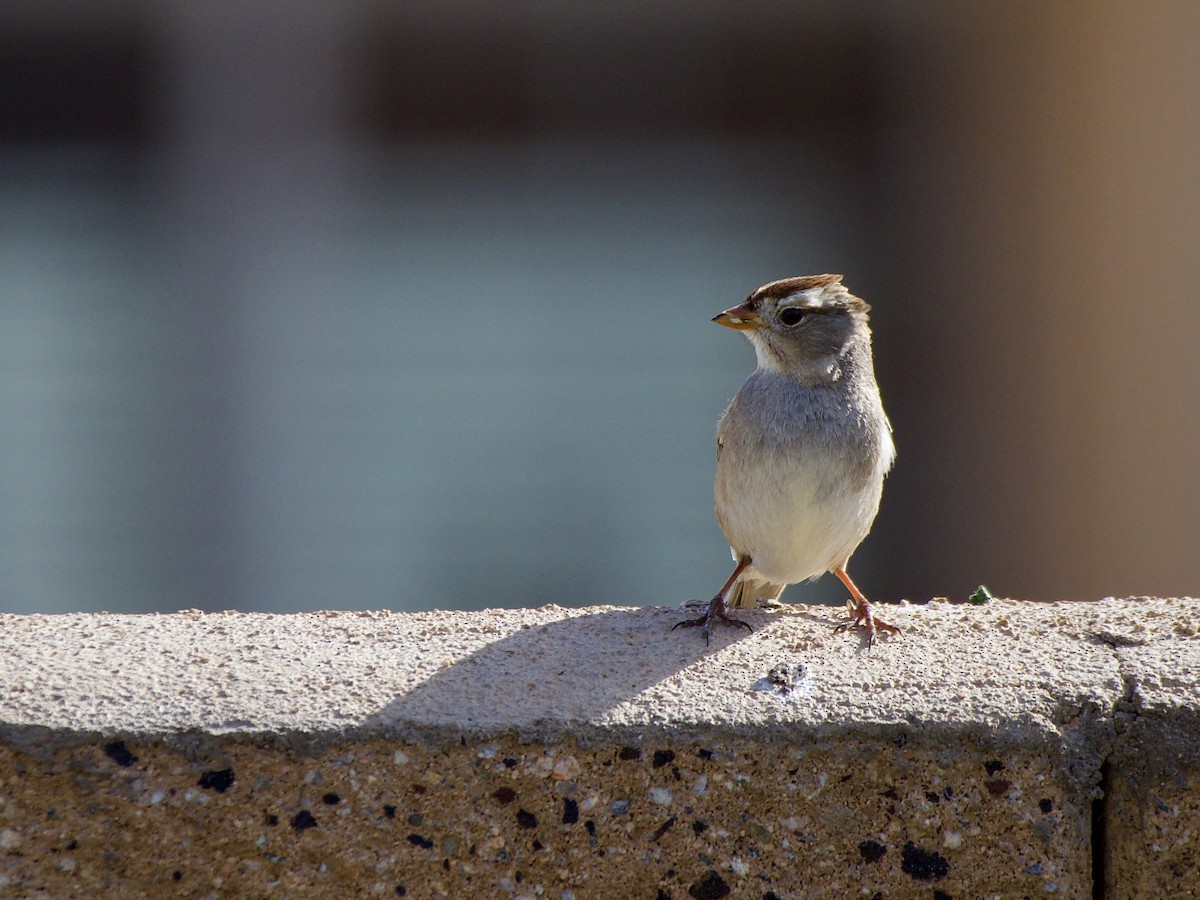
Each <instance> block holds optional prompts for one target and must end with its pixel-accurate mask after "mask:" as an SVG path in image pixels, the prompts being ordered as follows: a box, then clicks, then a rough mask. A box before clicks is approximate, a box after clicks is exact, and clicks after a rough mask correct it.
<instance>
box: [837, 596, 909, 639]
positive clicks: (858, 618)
mask: <svg viewBox="0 0 1200 900" xmlns="http://www.w3.org/2000/svg"><path fill="white" fill-rule="evenodd" d="M846 608H847V616H848V617H849V618H847V619H846V621H845V622H842V623H841V624H839V625H838V627H837V628H835V629H834V631H845V630H847V629H849V628H861V629H862V630H863V631H864V632H866V635H867V649H868V650H869V649H871V647H872V646H874V644H875V636H876V634H878V633H879V632H880V631H883V632H886V633H888V634H899V633H900V629H899V628H897V627H896V626H895V625H889V624H888V623H887V622H885V621H883V619H877V618H875V613H874V612H873V611H872V610H871V602H870V601H869V600H867V599H866V598H865V597H864V598H863V599H862V600H859V601H857V602H855V601H854V600H848V601H846Z"/></svg>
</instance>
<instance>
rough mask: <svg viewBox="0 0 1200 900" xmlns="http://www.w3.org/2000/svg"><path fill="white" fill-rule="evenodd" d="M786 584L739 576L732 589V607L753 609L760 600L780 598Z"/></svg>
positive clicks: (730, 601) (730, 598)
mask: <svg viewBox="0 0 1200 900" xmlns="http://www.w3.org/2000/svg"><path fill="white" fill-rule="evenodd" d="M785 587H787V585H786V584H771V582H769V581H759V580H757V579H754V578H739V579H738V582H737V584H735V585H734V586H733V590H732V591H730V596H729V602H728V604H726V605H727V606H728V607H729V608H730V609H737V608H741V609H753V608H755V607H756V606H758V602H759V601H760V600H778V599H779V595H780V594H782V593H783V589H784V588H785Z"/></svg>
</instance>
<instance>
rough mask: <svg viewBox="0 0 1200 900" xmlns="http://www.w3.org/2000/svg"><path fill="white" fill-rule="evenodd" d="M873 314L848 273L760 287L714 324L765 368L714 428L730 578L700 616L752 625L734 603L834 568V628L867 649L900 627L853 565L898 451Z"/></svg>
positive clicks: (774, 593) (699, 621)
mask: <svg viewBox="0 0 1200 900" xmlns="http://www.w3.org/2000/svg"><path fill="white" fill-rule="evenodd" d="M869 310H870V306H868V305H867V304H866V303H865V302H863V301H862V300H861V299H859V298H858V297H856V296H854V295H853V294H851V293H850V292H849V291H848V290H847V289H846V288H845V287H844V286H843V285H842V276H841V275H802V276H798V277H795V278H785V279H782V280H781V281H772V282H771V283H770V284H765V285H763V286H762V287H760V288H759V289H758V290H756V291H754V292H753V293H751V294H750V296H748V297H747V298H746V299H745V301H744V302H742V303H740V304H739V305H737V306H734V307H731V308H729V309H727V310H725V311H724V312H722V313H720V314H719V315H717V316H714V317H713V321H714V322H716V323H717V324H718V325H724V326H725V327H726V328H732V329H734V330H735V331H740V332H742V334H744V335H745V336H746V337H747V338H748V339H749V340H750V343H751V344H752V345H753V347H754V353H755V356H756V357H757V361H758V367H757V368H756V369H755V370H754V372H753V374H751V375H750V377H749V378H747V379H746V381H745V383H744V384H742V386H741V389H740V390H739V391H738V392H737V395H736V396H735V397H734V398H733V401H732V402H731V403H730V404H729V407H728V408H727V409H726V410H725V413H724V415H722V417H721V421H720V424H719V425H718V427H717V477H716V486H715V490H714V495H715V500H716V513H717V522H718V524H720V526H721V530H722V531H723V532H724V533H725V537H726V539H727V540H728V541H729V545H730V549H731V550H732V552H733V559H734V562H735V566H734V569H733V574H731V575H730V576H729V579H728V580H727V581H726V582H725V584H724V586H722V588H721V590H720V591H718V592H717V595H716V596H715V597H713V598H712V601H711V602H710V603H709V605H708V610H707V612H705V614H704V615H702V616H700V617H699V618H695V619H687V620H685V621H683V622H679V623H677V624H676V625H675V626H674V627H673V628H672V630H674V629H675V628H680V627H692V626H698V627H700V628H703V630H704V639H705V642H706V643H707V642H708V638H709V626H710V625H711V624H712V623H713V622H714V621H715V622H721V623H724V624H725V625H731V626H738V627H742V628H745V629H747V630H751V629H750V626H749V625H748V624H747V623H746V622H743V621H742V620H741V619H735V618H733V617H732V616H730V615H729V614H728V612H727V610H728V609H730V608H739V607H740V608H745V607H754V606H756V605H758V603H759V601H765V602H767V603H771V602H773V601H778V599H779V596H780V595H781V594H782V593H783V590H784V588H786V587H787V586H788V585H789V584H795V583H797V582H800V581H810V580H813V579H816V578H819V577H820V576H821V575H823V574H825V573H826V572H833V573H834V574H835V575H837V577H838V578H839V579H840V580H841V582H842V584H844V585H845V586H846V589H847V590H848V591H849V592H850V596H851V598H852V599H851V600H850V601H849V604H848V607H849V617H848V618H847V619H846V620H845V621H844V622H842V623H841V624H840V625H838V628H837V630H838V631H842V630H844V629H846V628H851V627H855V628H861V629H862V630H863V631H864V632H865V634H866V637H867V646H868V647H870V646H871V645H872V644H874V642H875V637H876V635H877V633H878V632H880V631H883V632H890V633H893V634H898V633H899V632H900V629H898V628H896V627H895V626H894V625H889V624H887V623H886V622H884V621H882V620H880V619H878V618H876V616H875V614H874V611H873V609H872V607H871V603H870V601H869V600H867V598H866V597H865V596H864V595H863V593H862V591H860V590H859V589H858V587H857V586H856V585H855V584H854V582H853V581H852V580H851V579H850V576H849V574H847V572H846V566H847V564H848V563H849V560H850V556H851V554H852V553H854V551H855V549H856V548H857V547H858V545H859V544H861V543H862V541H863V538H865V537H866V536H867V533H868V532H869V531H870V530H871V524H872V523H873V522H874V521H875V514H876V513H877V512H878V511H879V498H880V495H881V493H882V491H883V478H884V475H886V474H887V472H888V470H889V469H890V468H891V466H892V461H893V460H894V459H895V456H896V449H895V445H894V444H893V442H892V427H891V423H890V422H889V421H888V417H887V414H886V413H884V411H883V403H882V401H881V400H880V397H879V386H878V385H877V384H876V382H875V370H874V365H873V363H872V358H871V329H870V327H869V326H868V324H867V313H868V311H869Z"/></svg>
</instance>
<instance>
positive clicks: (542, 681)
mask: <svg viewBox="0 0 1200 900" xmlns="http://www.w3.org/2000/svg"><path fill="white" fill-rule="evenodd" d="M561 612H562V614H563V615H562V618H559V619H554V620H551V621H542V622H538V623H536V624H522V623H521V622H520V620H519V619H520V617H518V616H512V617H507V616H506V617H503V618H501V617H497V620H496V631H495V632H494V633H492V634H475V635H462V636H460V637H464V638H466V639H467V640H468V641H469V642H470V644H471V645H472V646H471V648H470V650H469V652H467V653H466V654H465V655H461V656H458V657H457V658H456V659H455V661H454V662H453V663H451V664H450V665H447V666H444V667H443V668H439V669H437V670H436V671H435V672H433V674H431V675H430V676H429V677H428V678H426V679H425V680H423V681H421V682H420V683H418V684H417V685H416V686H415V687H413V688H411V689H409V690H407V691H406V692H404V693H402V694H398V695H397V696H396V697H394V698H393V699H392V700H391V701H390V702H389V703H388V704H387V705H386V706H384V707H383V708H382V709H380V710H378V711H377V712H376V713H375V714H373V715H372V716H370V717H369V718H368V720H367V721H366V722H364V725H365V726H367V727H368V728H369V729H371V730H384V731H396V730H404V729H408V728H420V729H430V728H441V729H445V728H450V729H458V730H460V731H493V730H509V729H513V728H516V729H518V730H519V729H521V728H529V727H534V726H538V725H539V724H541V723H549V722H553V723H559V724H562V725H565V726H569V725H570V724H571V723H588V724H597V723H603V722H604V720H605V719H606V718H607V717H608V716H609V715H610V714H611V713H612V712H613V711H614V710H615V709H617V708H618V707H620V706H622V705H624V704H627V703H628V702H629V701H630V700H632V699H634V698H636V697H637V696H638V695H639V694H641V693H642V692H644V691H645V690H646V689H647V688H649V687H652V686H653V685H655V684H658V683H659V682H662V681H664V680H666V679H669V678H672V677H674V676H675V675H677V674H679V673H681V672H683V671H684V670H686V669H687V668H689V667H690V666H694V665H696V664H697V663H698V662H700V661H702V660H705V659H706V658H708V657H712V656H714V655H719V654H720V653H721V652H722V650H723V649H724V648H725V647H728V646H730V645H731V644H733V643H735V642H738V641H743V640H752V639H753V637H754V635H753V634H752V633H749V632H745V631H743V630H741V629H738V628H728V627H725V626H718V627H715V628H714V629H713V632H712V638H711V643H709V644H707V645H706V644H705V642H704V640H703V638H702V637H701V636H700V635H699V634H697V633H696V632H697V629H684V628H680V629H677V630H674V631H672V630H671V626H673V625H674V624H675V623H676V622H678V621H679V620H680V619H682V618H686V611H682V610H680V609H677V608H670V607H641V608H615V607H614V608H604V609H600V610H587V611H578V612H576V611H574V610H569V609H563V610H561ZM747 613H748V615H747V618H748V619H749V621H750V622H751V624H752V625H753V627H754V631H755V633H757V632H758V631H760V630H761V629H764V628H766V627H768V626H769V625H770V623H771V620H772V618H773V617H772V615H771V614H769V613H764V612H759V611H755V610H750V611H747ZM475 630H476V631H479V629H475Z"/></svg>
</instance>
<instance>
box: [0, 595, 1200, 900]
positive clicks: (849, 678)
mask: <svg viewBox="0 0 1200 900" xmlns="http://www.w3.org/2000/svg"><path fill="white" fill-rule="evenodd" d="M888 611H889V612H890V614H891V615H890V618H891V619H892V620H893V621H894V622H895V623H896V624H898V625H900V626H901V627H902V628H903V629H904V633H903V634H902V635H901V636H899V637H894V638H889V639H886V640H883V641H881V642H880V643H879V644H877V645H876V646H875V647H874V648H872V649H870V650H868V649H867V648H866V647H865V646H864V644H863V642H862V641H861V639H860V638H859V637H858V636H857V635H847V634H835V633H834V632H833V630H832V628H831V624H832V622H833V618H832V617H831V615H830V613H831V611H830V610H829V609H827V608H819V607H789V608H785V609H784V610H783V611H780V612H774V613H770V612H765V611H764V612H754V613H750V614H748V616H747V618H748V620H749V621H750V622H751V623H752V624H753V625H754V627H755V631H754V633H753V634H749V635H746V634H744V633H742V632H733V631H724V630H723V631H720V632H718V633H717V634H716V635H715V636H714V639H713V642H712V644H711V646H708V647H706V646H705V644H704V641H703V640H702V638H701V637H700V635H698V634H697V633H695V632H694V631H676V632H672V631H671V630H670V627H671V625H672V624H673V623H674V622H675V621H677V620H678V619H679V618H680V612H679V611H678V610H675V609H664V608H654V607H651V608H642V609H630V608H616V607H602V608H590V609H576V610H567V609H561V608H556V607H546V608H543V609H532V610H503V611H484V612H474V613H466V612H427V613H416V614H393V613H332V612H331V613H318V614H304V615H281V616H272V615H258V614H255V615H247V614H238V613H227V614H201V613H196V612H183V613H179V614H175V615H160V616H116V615H66V616H14V615H7V616H2V617H0V624H2V625H3V627H2V629H0V885H2V892H3V895H4V896H13V897H27V896H28V897H32V896H39V897H40V896H54V897H67V896H88V897H93V896H104V897H107V896H113V897H116V896H120V897H138V896H180V897H261V896H280V897H298V896H299V897H302V896H318V895H320V896H324V897H342V896H367V895H379V896H408V897H438V896H444V897H494V896H514V897H552V898H570V897H575V898H587V897H645V898H661V897H677V898H686V897H695V898H717V897H724V896H730V897H756V898H758V897H761V898H769V897H777V898H786V897H813V896H830V897H845V896H851V895H860V896H866V897H870V896H880V897H908V896H912V897H960V898H961V897H986V896H996V897H1016V896H1042V895H1045V894H1052V895H1054V896H1062V897H1094V896H1106V897H1157V896H1182V895H1185V894H1187V893H1188V891H1200V868H1198V861H1200V860H1198V856H1197V849H1196V848H1197V840H1196V837H1195V835H1196V834H1197V828H1198V827H1200V799H1198V798H1200V789H1198V788H1200V752H1198V751H1197V747H1200V741H1198V740H1197V738H1198V737H1200V716H1198V715H1197V710H1200V688H1198V687H1197V679H1196V673H1197V672H1198V671H1200V601H1197V600H1191V599H1176V600H1155V599H1148V598H1140V599H1128V600H1106V601H1102V602H1099V603H1087V604H1084V603H1075V604H1067V603H1033V602H1018V601H995V602H992V603H989V604H987V605H984V606H970V605H954V604H950V603H946V602H933V603H930V604H926V605H920V606H905V607H901V608H895V607H890V608H889V609H888ZM1093 878H1097V879H1098V880H1099V884H1098V885H1097V886H1096V887H1095V888H1093Z"/></svg>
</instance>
